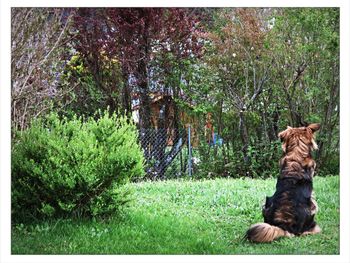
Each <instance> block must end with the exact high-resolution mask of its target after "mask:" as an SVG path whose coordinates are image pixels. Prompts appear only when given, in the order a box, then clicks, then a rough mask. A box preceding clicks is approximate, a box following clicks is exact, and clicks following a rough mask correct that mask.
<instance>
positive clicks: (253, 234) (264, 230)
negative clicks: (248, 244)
mask: <svg viewBox="0 0 350 263" xmlns="http://www.w3.org/2000/svg"><path fill="white" fill-rule="evenodd" d="M284 236H286V237H292V236H294V235H293V234H291V233H289V232H288V231H285V230H283V229H282V228H280V227H277V226H272V225H270V224H267V223H258V224H255V225H252V226H251V227H250V228H249V229H248V231H247V233H246V234H245V238H246V239H248V240H249V241H252V242H258V243H263V242H271V241H273V240H275V239H277V238H279V237H284Z"/></svg>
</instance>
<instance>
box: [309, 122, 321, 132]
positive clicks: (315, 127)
mask: <svg viewBox="0 0 350 263" xmlns="http://www.w3.org/2000/svg"><path fill="white" fill-rule="evenodd" d="M307 127H308V128H309V129H311V130H312V132H316V131H318V130H319V129H320V127H321V125H320V124H319V123H311V124H309V126H307Z"/></svg>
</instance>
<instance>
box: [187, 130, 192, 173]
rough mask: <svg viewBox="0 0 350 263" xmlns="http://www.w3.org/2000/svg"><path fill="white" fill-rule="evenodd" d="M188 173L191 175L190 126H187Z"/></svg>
mask: <svg viewBox="0 0 350 263" xmlns="http://www.w3.org/2000/svg"><path fill="white" fill-rule="evenodd" d="M187 136H188V175H189V176H190V177H191V176H192V148H191V126H190V125H189V126H188V135H187Z"/></svg>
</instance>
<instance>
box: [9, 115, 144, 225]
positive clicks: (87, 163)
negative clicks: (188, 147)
mask: <svg viewBox="0 0 350 263" xmlns="http://www.w3.org/2000/svg"><path fill="white" fill-rule="evenodd" d="M142 175H143V153H142V150H141V148H140V146H139V144H138V141H137V130H136V128H135V126H134V125H133V124H130V121H129V120H128V119H127V118H126V117H117V116H116V114H113V115H110V114H109V113H108V112H107V111H106V112H104V113H103V114H101V113H99V114H97V115H96V116H95V119H94V118H88V119H87V120H86V121H83V119H82V118H77V117H73V118H72V119H71V120H68V119H67V118H62V119H60V118H59V117H58V115H57V114H51V115H49V116H48V117H47V118H46V119H39V120H36V121H34V122H32V124H31V127H30V128H29V129H27V130H25V131H23V132H21V133H19V134H18V136H17V140H16V142H14V143H13V146H12V215H13V218H14V220H16V219H20V220H22V219H25V218H29V217H34V218H43V217H57V216H76V215H78V216H100V215H106V214H110V213H114V212H117V211H118V210H119V209H120V208H121V206H122V205H123V204H124V203H126V201H127V199H128V198H127V193H126V192H125V191H123V190H121V189H123V188H120V186H121V185H122V184H124V183H125V182H127V181H128V180H129V179H130V178H132V177H140V176H142Z"/></svg>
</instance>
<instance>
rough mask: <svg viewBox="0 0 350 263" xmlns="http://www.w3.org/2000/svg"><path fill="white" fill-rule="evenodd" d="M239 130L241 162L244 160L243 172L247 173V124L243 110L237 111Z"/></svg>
mask: <svg viewBox="0 0 350 263" xmlns="http://www.w3.org/2000/svg"><path fill="white" fill-rule="evenodd" d="M239 131H240V137H241V141H242V153H243V162H244V171H243V172H244V173H245V175H249V170H248V165H249V156H248V146H249V137H248V130H247V124H246V119H245V112H244V111H243V110H240V111H239Z"/></svg>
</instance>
